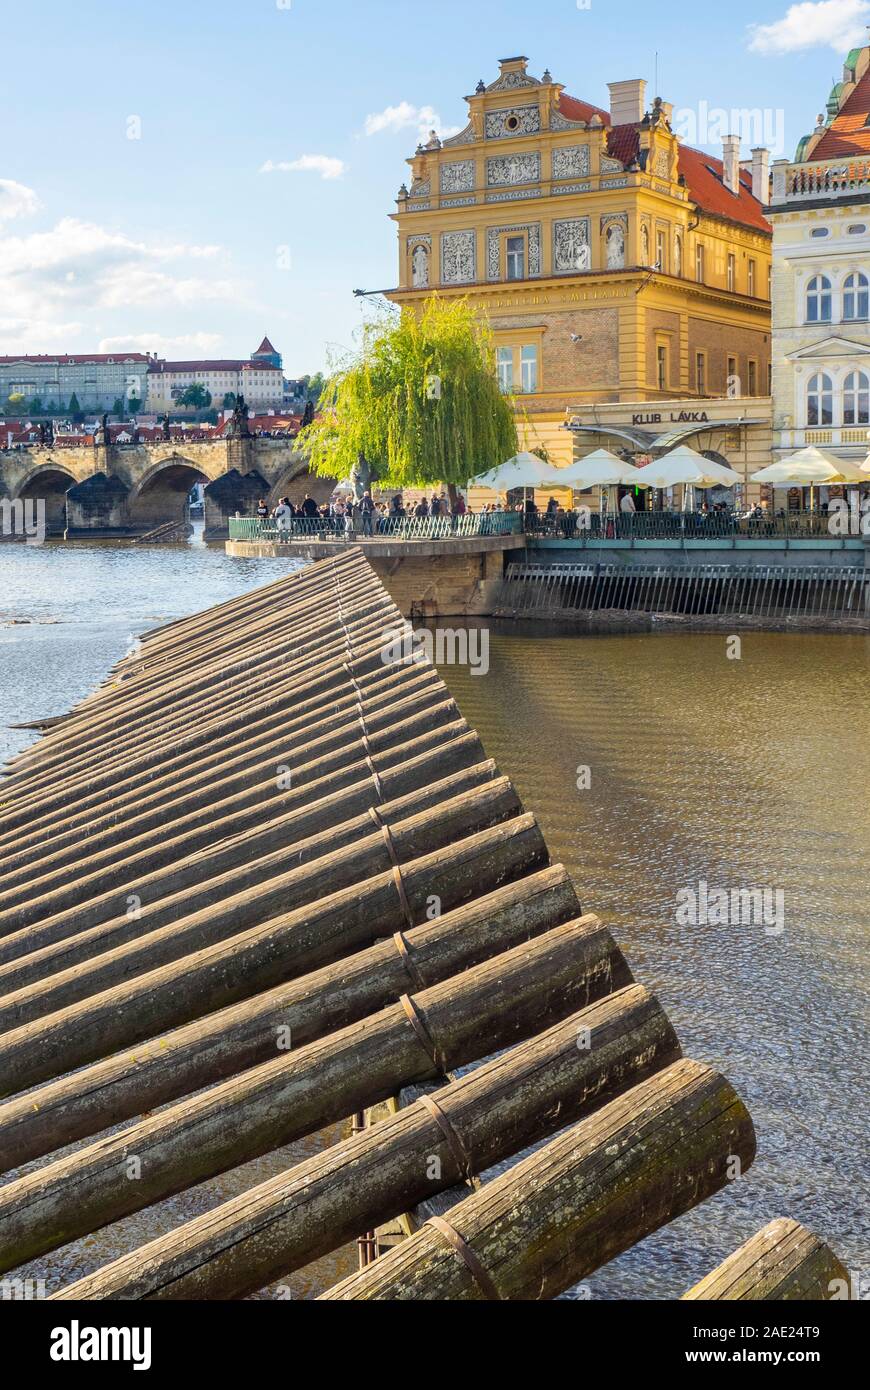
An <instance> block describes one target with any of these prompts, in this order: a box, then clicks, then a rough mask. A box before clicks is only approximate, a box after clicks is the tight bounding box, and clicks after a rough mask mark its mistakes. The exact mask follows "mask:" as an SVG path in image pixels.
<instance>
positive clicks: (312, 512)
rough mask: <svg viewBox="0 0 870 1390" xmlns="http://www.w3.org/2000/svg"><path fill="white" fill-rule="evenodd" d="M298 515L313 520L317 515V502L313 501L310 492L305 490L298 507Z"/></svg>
mask: <svg viewBox="0 0 870 1390" xmlns="http://www.w3.org/2000/svg"><path fill="white" fill-rule="evenodd" d="M298 515H299V516H304V517H308V518H310V519H312V520H314V519H315V518H316V517H317V503H316V502H315V500H314V498H313V497H312V496H311V494H310V493H308V492H306V494H305V497H304V498H303V501H302V506H301V507H300V508H299V512H298Z"/></svg>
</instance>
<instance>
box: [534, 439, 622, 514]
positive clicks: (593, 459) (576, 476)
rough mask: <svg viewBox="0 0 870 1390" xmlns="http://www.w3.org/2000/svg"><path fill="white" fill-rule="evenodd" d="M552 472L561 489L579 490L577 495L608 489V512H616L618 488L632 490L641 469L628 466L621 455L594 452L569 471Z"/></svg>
mask: <svg viewBox="0 0 870 1390" xmlns="http://www.w3.org/2000/svg"><path fill="white" fill-rule="evenodd" d="M552 471H553V474H554V476H555V477H557V478H558V479H559V485H560V486H561V487H570V488H576V489H577V490H578V491H583V490H584V489H585V488H590V487H600V488H601V489H602V490H604V489H606V491H607V502H606V509H607V510H608V511H615V510H616V507H615V490H616V486H617V485H618V484H619V483H623V484H625V485H626V486H629V487H631V486H634V485H635V484H636V483H637V482H638V480H639V478H640V469H638V468H635V466H634V464H632V463H626V462H625V460H624V459H621V458H619V457H618V455H616V454H612V453H611V452H610V450H609V449H595V450H594V451H593V452H592V453H591V454H587V455H586V456H585V458H582V459H575V460H574V462H573V463H569V464H568V465H567V467H565V468H555V469H553V470H552Z"/></svg>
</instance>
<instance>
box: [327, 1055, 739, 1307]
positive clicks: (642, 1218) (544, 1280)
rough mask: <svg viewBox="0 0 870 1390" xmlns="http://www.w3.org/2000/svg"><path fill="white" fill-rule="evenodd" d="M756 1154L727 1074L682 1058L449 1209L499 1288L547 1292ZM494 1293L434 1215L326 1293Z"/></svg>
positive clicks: (502, 1293) (718, 1184) (520, 1293)
mask: <svg viewBox="0 0 870 1390" xmlns="http://www.w3.org/2000/svg"><path fill="white" fill-rule="evenodd" d="M754 1154H755V1135H754V1131H753V1128H752V1121H751V1120H750V1118H749V1114H748V1112H747V1110H746V1107H745V1106H744V1105H743V1103H742V1101H741V1100H740V1099H739V1098H738V1097H737V1095H736V1094H735V1093H734V1091H733V1090H732V1088H731V1086H729V1084H728V1082H727V1081H725V1080H724V1078H723V1077H721V1076H719V1075H718V1074H717V1073H716V1072H714V1071H712V1070H711V1069H710V1068H709V1067H704V1066H701V1065H700V1064H699V1063H697V1062H690V1061H680V1062H675V1063H674V1064H673V1065H672V1066H670V1067H668V1068H667V1069H666V1070H665V1071H662V1072H659V1073H657V1074H656V1075H655V1076H652V1077H650V1078H649V1079H648V1080H646V1081H642V1082H641V1083H640V1084H639V1085H637V1086H635V1087H633V1089H632V1090H630V1091H627V1092H626V1093H625V1094H624V1095H622V1096H619V1097H618V1098H617V1099H616V1100H612V1101H610V1103H609V1104H608V1105H605V1106H604V1107H603V1108H602V1109H600V1110H597V1111H595V1112H594V1113H593V1114H591V1115H589V1116H588V1117H587V1118H586V1119H583V1120H581V1121H580V1123H579V1124H576V1125H573V1126H572V1127H571V1128H570V1129H569V1130H567V1131H566V1132H565V1133H564V1134H562V1135H560V1136H559V1137H558V1138H556V1139H554V1140H553V1141H552V1142H551V1143H550V1144H548V1145H546V1146H545V1147H544V1148H543V1149H540V1150H539V1151H538V1152H536V1153H534V1154H532V1155H531V1156H530V1157H529V1158H526V1159H523V1160H522V1161H521V1162H520V1163H518V1164H517V1165H516V1166H515V1167H513V1168H511V1169H510V1170H509V1171H508V1172H507V1173H504V1174H503V1175H502V1176H500V1177H498V1178H495V1179H493V1181H492V1182H489V1183H487V1184H486V1185H485V1186H484V1187H483V1188H482V1189H481V1190H480V1191H479V1192H476V1193H475V1194H474V1195H473V1196H471V1197H468V1198H466V1199H465V1201H463V1202H460V1203H459V1205H458V1206H455V1207H453V1209H452V1210H451V1212H450V1224H451V1225H452V1226H453V1227H454V1228H455V1229H456V1230H457V1231H458V1232H459V1234H460V1235H461V1236H462V1239H463V1240H464V1241H465V1243H466V1244H467V1245H468V1246H469V1247H470V1249H471V1250H473V1251H474V1254H475V1257H476V1259H477V1260H478V1261H479V1262H480V1264H481V1266H482V1267H483V1269H484V1270H486V1272H487V1275H488V1277H489V1279H490V1280H491V1282H492V1284H493V1285H494V1286H495V1288H496V1289H497V1291H498V1294H499V1297H500V1298H501V1299H508V1300H514V1299H523V1300H530V1299H549V1298H555V1297H556V1296H557V1295H558V1294H560V1293H563V1292H564V1291H565V1289H568V1288H570V1287H571V1285H572V1284H575V1283H577V1282H578V1280H580V1279H583V1278H584V1277H585V1276H586V1275H589V1274H591V1273H592V1272H593V1271H594V1270H595V1269H597V1268H598V1267H599V1266H600V1265H602V1264H605V1263H606V1262H607V1261H608V1260H611V1259H613V1258H614V1257H615V1256H616V1255H618V1254H620V1253H621V1252H622V1251H623V1250H626V1249H628V1247H629V1246H631V1245H633V1244H634V1243H635V1242H636V1241H638V1240H641V1239H643V1237H644V1236H647V1235H649V1234H650V1233H651V1232H652V1231H655V1230H657V1229H658V1228H659V1226H662V1225H664V1223H665V1222H667V1221H671V1220H673V1219H674V1218H675V1217H677V1216H680V1215H681V1214H682V1213H683V1212H685V1211H689V1210H690V1209H691V1208H692V1207H694V1206H696V1205H697V1203H698V1202H700V1201H702V1200H704V1198H706V1197H709V1196H711V1195H712V1194H713V1193H714V1192H718V1191H719V1190H720V1189H721V1188H722V1187H724V1186H725V1185H726V1183H727V1182H728V1180H729V1179H728V1174H729V1171H730V1168H729V1165H730V1162H731V1160H732V1159H733V1158H734V1156H735V1155H736V1156H738V1157H739V1158H740V1160H741V1165H742V1169H743V1171H745V1170H746V1169H747V1168H748V1167H749V1165H750V1163H751V1162H752V1159H753V1157H754ZM483 1297H484V1295H483V1293H482V1292H481V1288H480V1285H479V1283H478V1282H477V1281H476V1280H475V1279H474V1277H473V1275H472V1274H471V1273H470V1271H469V1269H468V1267H467V1265H466V1264H465V1263H463V1262H462V1261H461V1260H459V1259H457V1256H456V1254H455V1253H454V1251H453V1250H452V1249H451V1248H450V1246H448V1245H447V1244H446V1243H445V1241H444V1239H443V1237H442V1236H441V1235H440V1234H439V1232H438V1231H437V1230H435V1229H434V1228H433V1227H432V1226H431V1225H430V1224H428V1223H427V1225H425V1226H423V1227H421V1229H420V1230H419V1231H418V1232H417V1233H416V1234H415V1235H413V1236H412V1237H411V1238H410V1239H409V1240H407V1241H405V1242H403V1243H401V1244H399V1245H397V1246H395V1247H394V1249H393V1250H392V1251H391V1252H390V1253H389V1254H388V1255H384V1256H382V1258H381V1259H379V1260H376V1261H375V1263H374V1264H372V1265H369V1266H368V1267H367V1268H366V1269H365V1270H363V1271H362V1272H361V1273H359V1274H357V1275H353V1276H352V1277H351V1278H349V1279H345V1280H343V1281H342V1282H341V1283H340V1284H337V1285H336V1286H335V1287H334V1288H332V1289H330V1290H329V1292H328V1293H325V1294H323V1295H322V1298H323V1299H325V1300H329V1299H335V1300H342V1299H364V1300H370V1299H390V1300H404V1299H427V1300H431V1299H435V1300H441V1299H472V1300H480V1299H482V1298H483Z"/></svg>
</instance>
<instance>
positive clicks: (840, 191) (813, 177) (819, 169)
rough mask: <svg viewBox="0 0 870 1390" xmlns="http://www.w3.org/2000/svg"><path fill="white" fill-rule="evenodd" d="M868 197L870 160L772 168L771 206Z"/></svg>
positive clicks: (838, 160) (845, 160) (783, 165)
mask: <svg viewBox="0 0 870 1390" xmlns="http://www.w3.org/2000/svg"><path fill="white" fill-rule="evenodd" d="M862 193H870V159H826V160H823V161H821V162H820V163H818V164H785V163H783V164H775V165H774V167H773V201H774V203H792V202H797V203H800V202H812V200H813V199H818V198H850V197H853V196H854V195H855V194H862Z"/></svg>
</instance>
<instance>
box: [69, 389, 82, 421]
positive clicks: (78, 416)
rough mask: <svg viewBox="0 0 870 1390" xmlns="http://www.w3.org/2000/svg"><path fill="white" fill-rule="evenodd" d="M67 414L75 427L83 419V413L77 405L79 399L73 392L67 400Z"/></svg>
mask: <svg viewBox="0 0 870 1390" xmlns="http://www.w3.org/2000/svg"><path fill="white" fill-rule="evenodd" d="M68 413H69V417H70V419H71V420H72V421H73V422H74V423H75V424H77V425H78V424H81V422H82V420H83V419H84V418H85V412H84V411H83V410H82V408H81V406H80V405H79V398H78V396H77V395H76V393H75V391H73V393H72V395H71V396H70V398H69V406H68Z"/></svg>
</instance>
